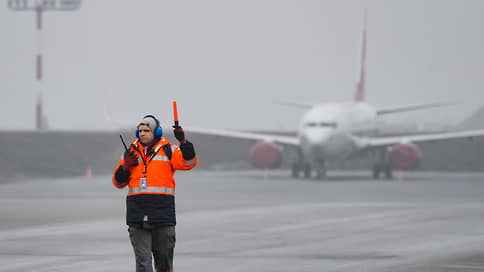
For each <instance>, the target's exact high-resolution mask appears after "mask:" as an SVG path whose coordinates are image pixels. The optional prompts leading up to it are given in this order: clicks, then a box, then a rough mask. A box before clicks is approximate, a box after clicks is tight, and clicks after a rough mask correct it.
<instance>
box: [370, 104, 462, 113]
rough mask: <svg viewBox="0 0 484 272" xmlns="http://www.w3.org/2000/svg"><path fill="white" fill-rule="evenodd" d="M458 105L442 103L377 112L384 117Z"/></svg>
mask: <svg viewBox="0 0 484 272" xmlns="http://www.w3.org/2000/svg"><path fill="white" fill-rule="evenodd" d="M456 104H458V103H457V102H442V103H431V104H420V105H411V106H403V107H394V108H387V109H379V110H377V111H376V113H377V114H378V115H384V114H391V113H399V112H406V111H416V110H423V109H429V108H438V107H445V106H452V105H456Z"/></svg>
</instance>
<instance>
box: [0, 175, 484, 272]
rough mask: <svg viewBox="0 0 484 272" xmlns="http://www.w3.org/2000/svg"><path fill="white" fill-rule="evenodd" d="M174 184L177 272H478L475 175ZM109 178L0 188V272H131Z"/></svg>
mask: <svg viewBox="0 0 484 272" xmlns="http://www.w3.org/2000/svg"><path fill="white" fill-rule="evenodd" d="M288 175H289V173H288V172H287V171H282V170H281V171H275V172H271V173H270V177H269V179H263V173H262V172H259V171H227V172H204V171H198V170H194V171H192V172H186V173H182V172H177V174H176V180H177V217H178V225H177V244H176V249H175V271H178V272H180V271H212V272H218V271H396V272H404V271H423V272H434V271H484V173H459V174H456V173H438V172H432V173H430V172H414V173H405V174H404V180H403V181H398V180H393V181H384V180H372V179H370V178H369V173H368V172H330V175H331V176H330V178H329V179H328V180H325V181H316V180H304V179H292V178H290V177H289V176H288ZM124 195H125V191H124V190H118V189H116V188H114V186H112V184H111V177H110V176H104V177H94V178H93V179H91V180H87V179H85V178H69V179H55V180H41V179H39V180H28V181H16V180H7V181H6V182H5V181H4V182H3V183H2V184H0V218H1V220H0V264H1V265H0V271H134V256H133V253H132V248H131V245H130V243H129V239H128V233H127V227H126V226H125V223H124V222H125V217H124V212H125V200H124V198H125V196H124Z"/></svg>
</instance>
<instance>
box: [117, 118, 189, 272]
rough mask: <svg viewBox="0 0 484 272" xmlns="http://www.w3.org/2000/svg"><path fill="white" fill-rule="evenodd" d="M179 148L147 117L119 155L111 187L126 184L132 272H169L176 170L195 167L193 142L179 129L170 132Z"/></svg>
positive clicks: (120, 186)
mask: <svg viewBox="0 0 484 272" xmlns="http://www.w3.org/2000/svg"><path fill="white" fill-rule="evenodd" d="M173 133H174V135H175V138H176V139H177V140H178V141H179V143H180V144H179V146H176V145H174V144H171V143H170V142H169V141H168V140H167V139H165V138H163V137H162V134H163V133H162V129H161V127H160V123H159V121H158V119H156V117H154V116H153V115H146V116H145V117H144V118H143V119H142V120H141V121H140V122H139V123H138V126H137V129H136V140H134V141H133V142H132V143H131V145H130V146H129V149H128V150H127V151H126V152H125V153H124V155H123V156H122V157H121V159H120V161H119V165H118V166H117V167H116V169H115V170H114V174H113V178H112V181H113V184H114V186H116V187H117V188H119V189H121V188H124V187H126V186H128V188H129V189H128V194H127V197H126V205H127V210H126V223H127V225H128V226H129V227H128V232H129V237H130V240H131V244H132V246H133V249H134V254H135V257H136V271H153V266H152V256H153V258H154V261H155V269H156V271H157V272H170V271H172V270H173V250H174V247H175V240H176V239H175V225H176V216H175V180H174V178H173V174H174V173H175V171H176V170H190V169H192V168H193V167H195V166H196V165H197V163H198V158H197V156H196V154H195V149H194V147H193V144H192V143H190V142H189V141H187V140H186V139H185V133H184V131H183V129H182V128H181V127H180V126H178V125H175V126H174V131H173Z"/></svg>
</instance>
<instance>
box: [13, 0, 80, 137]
mask: <svg viewBox="0 0 484 272" xmlns="http://www.w3.org/2000/svg"><path fill="white" fill-rule="evenodd" d="M7 3H8V7H9V8H10V9H11V10H14V11H35V14H36V22H37V24H36V26H37V55H36V56H35V78H36V80H37V83H38V84H37V85H38V90H39V91H38V95H37V103H36V105H35V128H36V129H37V130H42V129H47V116H45V115H44V114H43V99H42V89H43V86H42V78H43V74H44V73H43V55H42V52H43V47H42V45H43V39H42V13H43V12H44V11H48V10H52V11H74V10H78V9H79V8H80V7H81V0H9V1H8V2H7Z"/></svg>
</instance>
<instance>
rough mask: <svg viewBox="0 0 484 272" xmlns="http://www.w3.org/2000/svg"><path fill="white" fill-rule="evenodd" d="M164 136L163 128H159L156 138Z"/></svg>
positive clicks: (156, 130) (156, 131)
mask: <svg viewBox="0 0 484 272" xmlns="http://www.w3.org/2000/svg"><path fill="white" fill-rule="evenodd" d="M162 135H163V130H162V129H161V127H157V128H156V129H155V138H160V137H161V136H162Z"/></svg>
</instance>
